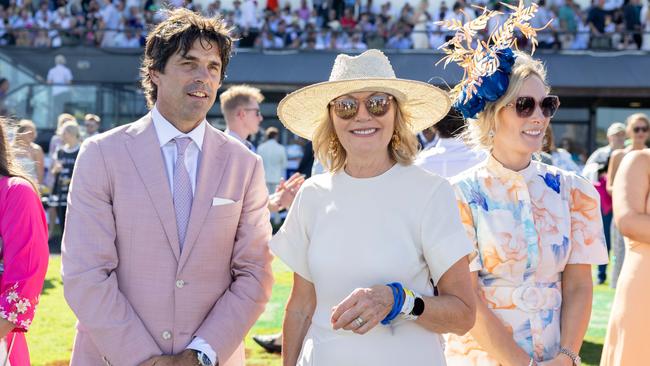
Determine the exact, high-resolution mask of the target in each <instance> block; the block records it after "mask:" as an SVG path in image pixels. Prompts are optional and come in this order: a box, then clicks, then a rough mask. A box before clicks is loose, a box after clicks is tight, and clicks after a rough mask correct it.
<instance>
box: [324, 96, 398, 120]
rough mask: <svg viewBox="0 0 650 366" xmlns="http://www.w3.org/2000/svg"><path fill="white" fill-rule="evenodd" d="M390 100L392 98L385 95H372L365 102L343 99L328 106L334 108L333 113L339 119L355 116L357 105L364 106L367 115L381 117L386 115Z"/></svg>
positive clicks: (357, 110) (357, 111)
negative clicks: (361, 104)
mask: <svg viewBox="0 0 650 366" xmlns="http://www.w3.org/2000/svg"><path fill="white" fill-rule="evenodd" d="M392 99H393V96H392V95H387V94H374V95H372V96H370V97H369V98H368V99H366V100H365V101H358V100H356V99H354V98H350V97H345V98H341V99H336V100H333V101H331V102H330V106H332V107H333V108H334V113H336V115H337V116H338V117H339V118H341V119H350V118H353V117H354V116H356V115H357V113H359V103H363V104H365V105H366V110H368V113H370V114H372V115H373V116H375V117H381V116H383V115H385V114H386V113H388V110H389V109H390V101H391V100H392Z"/></svg>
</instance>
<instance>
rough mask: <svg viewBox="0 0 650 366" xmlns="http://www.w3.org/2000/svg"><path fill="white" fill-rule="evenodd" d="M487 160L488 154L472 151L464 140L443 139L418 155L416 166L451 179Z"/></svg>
mask: <svg viewBox="0 0 650 366" xmlns="http://www.w3.org/2000/svg"><path fill="white" fill-rule="evenodd" d="M486 158H487V153H486V152H484V151H477V150H472V149H470V148H469V147H468V146H467V145H465V143H464V142H463V141H462V140H459V139H455V138H448V139H447V138H441V139H440V140H438V143H436V146H434V147H432V148H430V149H428V150H424V151H422V152H421V153H420V155H418V158H417V160H416V161H415V165H417V166H419V167H421V168H423V169H424V170H427V171H429V172H431V173H435V174H438V175H439V176H441V177H444V178H451V177H453V176H454V175H457V174H459V173H462V172H463V171H465V170H467V169H469V168H471V167H473V166H475V165H476V164H478V163H481V162H483V161H485V159H486Z"/></svg>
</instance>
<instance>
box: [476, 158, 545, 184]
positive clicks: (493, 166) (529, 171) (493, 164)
mask: <svg viewBox="0 0 650 366" xmlns="http://www.w3.org/2000/svg"><path fill="white" fill-rule="evenodd" d="M487 169H488V170H489V171H491V172H492V173H493V174H495V175H496V176H498V177H507V178H514V179H522V178H524V179H529V178H530V177H531V176H532V175H533V174H534V173H535V171H537V164H536V162H535V161H533V160H531V161H530V163H529V164H528V166H527V167H526V168H524V169H523V170H520V171H518V172H516V171H514V170H510V169H508V168H506V167H505V166H503V164H501V163H500V162H499V161H498V160H497V159H495V158H494V156H493V155H492V154H490V156H489V157H488V160H487Z"/></svg>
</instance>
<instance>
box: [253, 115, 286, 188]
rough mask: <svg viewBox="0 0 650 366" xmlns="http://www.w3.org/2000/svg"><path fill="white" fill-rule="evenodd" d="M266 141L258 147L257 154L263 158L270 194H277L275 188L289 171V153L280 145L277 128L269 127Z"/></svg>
mask: <svg viewBox="0 0 650 366" xmlns="http://www.w3.org/2000/svg"><path fill="white" fill-rule="evenodd" d="M264 134H265V135H266V141H264V142H263V143H261V144H260V146H258V147H257V153H258V154H259V156H261V157H262V162H263V163H264V173H265V178H266V187H267V188H268V190H269V193H273V192H275V187H277V185H278V184H279V183H280V181H282V179H283V178H284V176H285V173H286V170H287V151H286V150H285V148H284V146H282V145H280V143H279V142H278V138H279V137H280V133H279V131H278V129H277V128H275V127H269V128H267V129H266V131H265V133H264Z"/></svg>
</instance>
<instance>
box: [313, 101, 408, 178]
mask: <svg viewBox="0 0 650 366" xmlns="http://www.w3.org/2000/svg"><path fill="white" fill-rule="evenodd" d="M394 100H395V106H396V108H395V127H394V128H395V130H394V132H393V136H395V135H397V137H398V140H399V141H400V143H399V147H398V148H395V147H394V146H393V142H392V140H391V143H389V144H388V154H389V156H390V158H391V159H392V160H393V161H395V162H397V163H399V164H401V165H411V164H413V161H414V160H415V156H416V155H417V153H418V149H419V144H418V140H417V137H415V134H414V133H413V132H412V131H411V129H410V128H409V122H408V121H409V120H410V118H409V116H408V115H406V114H405V113H404V111H403V110H402V109H401V107H400V106H399V103H398V102H397V100H396V99H394ZM312 144H313V146H314V155H315V156H316V158H317V159H318V161H319V162H321V164H323V166H324V167H325V168H326V169H327V170H328V171H330V172H332V173H335V172H337V171H340V170H341V169H343V168H344V167H345V161H346V159H347V152H346V151H345V149H344V148H343V145H341V142H340V141H339V139H338V137H337V136H336V131H335V130H334V121H332V117H331V115H330V113H329V111H328V113H327V115H326V117H324V118H323V120H322V121H320V123H319V124H318V127H316V130H315V131H314V136H313V138H312ZM330 144H334V146H335V149H336V154H332V151H331V149H330Z"/></svg>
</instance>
